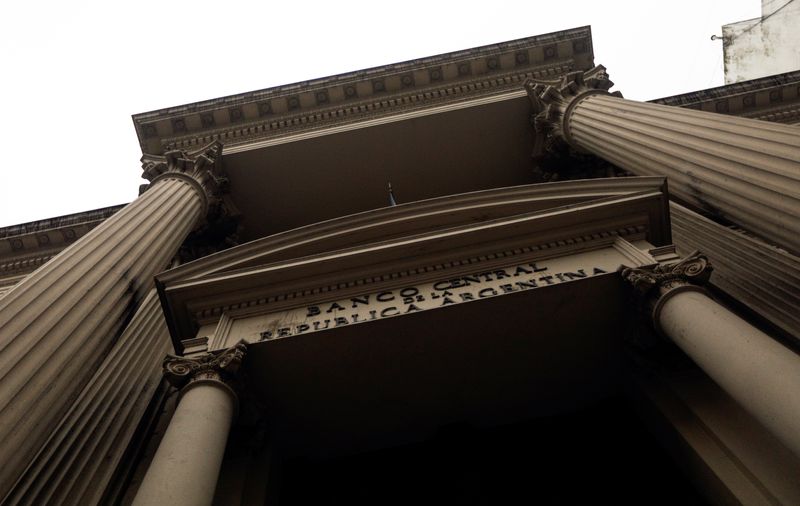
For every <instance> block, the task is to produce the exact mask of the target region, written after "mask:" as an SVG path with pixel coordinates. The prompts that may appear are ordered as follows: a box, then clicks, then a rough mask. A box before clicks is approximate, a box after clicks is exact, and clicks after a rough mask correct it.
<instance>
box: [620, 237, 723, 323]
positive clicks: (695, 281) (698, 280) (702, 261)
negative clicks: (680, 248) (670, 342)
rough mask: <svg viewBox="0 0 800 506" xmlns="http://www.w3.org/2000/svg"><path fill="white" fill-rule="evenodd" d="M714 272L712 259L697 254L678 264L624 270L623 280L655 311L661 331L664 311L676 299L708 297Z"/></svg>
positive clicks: (655, 320)
mask: <svg viewBox="0 0 800 506" xmlns="http://www.w3.org/2000/svg"><path fill="white" fill-rule="evenodd" d="M713 270H714V268H713V267H712V265H711V262H709V260H708V257H706V256H705V255H704V254H702V253H700V252H699V251H694V252H692V253H691V254H689V255H688V256H686V258H684V259H683V260H681V261H680V262H678V263H674V264H656V265H653V266H650V267H624V266H622V267H620V271H621V274H622V279H624V280H625V281H627V282H628V283H630V284H631V286H633V288H634V289H635V290H636V292H637V293H638V294H639V295H640V296H641V297H642V298H643V299H644V301H645V303H646V307H648V308H652V317H653V325H654V326H655V328H656V330H658V331H659V332H660V331H661V326H660V323H659V322H660V318H659V315H660V313H661V308H662V307H663V306H664V303H665V302H666V301H667V300H669V299H670V298H671V297H673V296H674V295H677V294H678V293H680V292H685V291H695V292H703V293H705V292H706V291H705V289H704V288H702V286H703V285H705V284H706V283H708V280H709V278H710V277H711V272H712V271H713Z"/></svg>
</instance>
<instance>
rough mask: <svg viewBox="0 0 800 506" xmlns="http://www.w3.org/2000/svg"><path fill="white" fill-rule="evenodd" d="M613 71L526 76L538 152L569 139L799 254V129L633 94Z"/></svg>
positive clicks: (690, 202) (711, 212) (714, 213)
mask: <svg viewBox="0 0 800 506" xmlns="http://www.w3.org/2000/svg"><path fill="white" fill-rule="evenodd" d="M612 85H613V83H612V82H611V81H610V80H608V76H607V75H606V73H605V69H604V68H603V67H602V66H598V67H596V68H594V69H592V70H590V71H588V72H585V73H583V72H572V73H569V74H567V75H566V76H564V77H563V78H562V79H561V80H560V81H547V82H533V81H529V82H527V83H526V85H525V86H526V88H527V90H528V96H529V97H530V99H531V103H532V105H533V107H534V111H535V113H536V115H535V119H534V128H535V129H536V132H537V136H536V143H535V150H536V152H539V153H540V152H542V150H543V149H544V147H545V146H548V145H549V144H548V142H546V140H547V139H561V140H563V141H565V142H566V143H568V144H570V145H571V146H573V147H575V148H578V149H582V150H584V151H588V152H590V153H592V154H595V155H597V156H599V157H601V158H604V159H606V160H608V161H609V162H611V163H613V164H615V165H617V166H619V167H621V168H623V169H625V170H627V171H629V172H632V173H634V174H636V175H641V176H666V177H668V181H669V188H670V192H671V193H672V194H673V195H675V196H676V197H677V198H678V199H679V200H681V201H683V202H685V203H687V204H689V205H690V206H692V207H695V208H697V209H702V210H703V211H705V212H708V213H709V214H711V215H713V216H715V217H717V218H718V219H719V220H720V221H723V222H724V221H728V222H732V223H735V224H737V225H739V226H741V227H742V228H744V229H746V230H748V231H750V232H752V233H754V234H755V235H758V236H761V237H763V238H764V239H767V240H768V241H769V242H772V243H774V244H776V245H778V246H782V247H784V248H786V249H788V250H790V251H791V252H793V253H794V254H798V253H800V219H798V216H800V128H797V127H794V126H791V125H781V124H775V123H768V122H765V121H759V120H753V119H747V118H738V117H733V116H727V115H723V114H714V113H710V112H703V111H695V110H690V109H684V108H678V107H670V106H665V105H659V104H650V103H643V102H636V101H633V100H625V99H623V98H622V97H621V95H619V93H616V92H615V93H614V94H611V93H608V91H606V90H608V89H609V88H610V87H611V86H612Z"/></svg>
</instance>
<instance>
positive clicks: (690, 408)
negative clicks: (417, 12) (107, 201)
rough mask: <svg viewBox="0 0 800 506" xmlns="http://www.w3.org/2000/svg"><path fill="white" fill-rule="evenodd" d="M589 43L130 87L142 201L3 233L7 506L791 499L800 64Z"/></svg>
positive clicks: (795, 441)
mask: <svg viewBox="0 0 800 506" xmlns="http://www.w3.org/2000/svg"><path fill="white" fill-rule="evenodd" d="M593 60H594V56H593V50H592V40H591V33H590V30H589V28H588V27H583V28H576V29H573V30H566V31H562V32H556V33H552V34H546V35H541V36H536V37H530V38H526V39H520V40H516V41H510V42H504V43H500V44H496V45H491V46H484V47H479V48H473V49H468V50H464V51H459V52H455V53H450V54H444V55H439V56H434V57H430V58H424V59H419V60H414V61H410V62H404V63H398V64H393V65H387V66H385V67H380V68H374V69H367V70H362V71H358V72H354V73H350V74H343V75H339V76H333V77H328V78H324V79H318V80H314V81H308V82H304V83H297V84H292V85H287V86H281V87H277V88H272V89H267V90H261V91H256V92H252V93H246V94H241V95H236V96H231V97H223V98H219V99H214V100H209V101H206V102H200V103H196V104H189V105H184V106H177V107H172V108H169V109H164V110H159V111H153V112H149V113H143V114H138V115H135V116H134V124H135V126H136V131H137V134H138V136H139V140H140V143H141V146H142V152H143V153H144V156H143V158H142V163H143V168H144V177H145V178H146V179H148V180H149V181H150V184H149V185H146V186H144V187H143V188H142V189H141V190H142V193H141V196H140V197H139V198H138V199H137V200H136V201H134V202H132V203H131V204H129V205H127V206H120V207H114V208H107V209H101V210H97V211H90V212H86V213H81V214H76V215H71V216H66V217H61V218H53V219H50V220H44V221H41V222H35V223H29V224H24V225H18V226H14V227H7V228H3V229H0V365H2V369H0V371H2V373H0V375H1V376H0V377H2V383H0V385H2V389H0V440H2V441H3V444H2V445H0V457H2V460H3V462H4V465H3V466H2V468H0V497H4V498H5V500H4V504H37V505H38V504H81V505H83V504H98V503H100V504H130V503H132V502H133V503H135V504H172V505H175V506H177V505H184V504H186V505H197V504H212V503H213V504H219V505H233V504H241V505H255V504H259V505H260V504H277V503H280V504H308V503H313V502H322V501H325V502H329V503H344V502H348V503H351V504H367V503H369V504H374V503H389V504H392V503H401V502H402V503H408V502H426V503H427V502H434V501H435V502H438V503H442V504H492V503H498V504H501V503H508V502H512V501H513V502H521V501H525V502H531V503H541V504H586V503H601V504H602V503H614V504H684V503H688V504H703V503H705V502H711V503H720V504H722V503H725V504H736V503H741V504H774V503H782V504H796V503H798V502H800V482H798V480H797V476H798V473H800V395H798V393H797V392H800V358H799V357H798V355H797V350H798V349H800V347H799V346H798V345H799V344H800V341H799V340H798V339H800V316H799V315H800V312H798V309H800V288H799V287H800V261H798V257H797V255H798V253H800V223H798V221H799V220H798V219H797V217H798V214H800V157H799V156H798V149H797V148H798V146H800V129H798V128H797V127H796V126H794V125H796V124H797V123H798V122H799V121H800V120H799V118H798V116H799V115H798V111H800V95H798V92H800V73H797V72H795V73H787V74H782V75H778V76H772V77H769V78H764V79H758V80H754V81H748V82H743V83H737V84H733V85H729V86H724V87H720V88H714V89H710V90H703V91H698V92H694V93H689V94H685V95H681V96H676V97H669V98H665V99H661V100H657V101H654V102H653V103H640V102H634V101H628V100H624V99H622V98H620V97H619V96H617V95H618V94H616V93H610V92H609V91H608V89H609V88H610V87H611V85H612V83H611V82H610V81H609V80H608V76H607V75H606V73H605V70H604V69H603V68H602V67H595V66H594V61H593ZM622 88H623V89H624V84H623V86H622ZM754 118H756V119H767V120H769V121H771V122H770V123H768V122H763V121H755V120H754ZM531 154H533V157H532V156H531ZM390 185H391V186H390ZM389 188H392V193H391V194H390V191H389ZM395 202H396V203H397V204H396V205H395ZM694 250H700V251H701V253H696V252H694ZM48 260H49V261H48ZM45 262H46V264H45ZM709 262H710V264H711V265H713V267H714V272H713V275H711V267H710V265H709ZM42 264H45V265H44V266H42ZM40 266H41V268H39V267H40ZM37 268H38V269H37ZM709 276H710V279H709ZM168 354H174V355H168ZM165 356H167V358H166V359H164V357H165ZM162 361H163V376H164V377H165V378H166V381H165V380H163V379H162ZM179 392H180V393H179Z"/></svg>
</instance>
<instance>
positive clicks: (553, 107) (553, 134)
mask: <svg viewBox="0 0 800 506" xmlns="http://www.w3.org/2000/svg"><path fill="white" fill-rule="evenodd" d="M612 86H614V83H613V82H612V81H611V80H610V79H609V78H608V73H607V72H606V68H605V67H603V66H602V65H598V66H596V67H594V68H593V69H591V70H587V71H586V72H581V71H576V72H569V73H567V74H565V75H564V76H563V77H561V78H560V79H558V80H530V79H529V80H528V81H526V82H525V90H526V91H527V92H528V99H530V101H531V105H532V106H533V116H532V119H531V122H532V124H533V128H534V130H535V132H536V134H535V137H534V144H533V156H534V157H539V156H542V155H543V154H545V153H546V152H552V151H554V150H556V149H557V148H558V147H561V146H564V144H565V142H564V141H566V143H567V144H569V143H570V133H569V116H570V113H571V112H572V110H573V109H574V107H575V105H576V104H577V103H578V102H580V101H581V100H583V99H584V98H586V97H588V96H590V95H598V94H602V95H611V96H614V97H620V98H621V97H622V94H621V93H620V92H618V91H615V92H613V93H610V92H609V91H608V89H609V88H611V87H612Z"/></svg>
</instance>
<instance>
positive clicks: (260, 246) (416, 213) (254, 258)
mask: <svg viewBox="0 0 800 506" xmlns="http://www.w3.org/2000/svg"><path fill="white" fill-rule="evenodd" d="M664 181H665V179H664V178H663V177H641V176H638V177H627V178H613V179H611V178H607V179H587V180H575V181H559V182H553V183H542V184H534V185H522V186H515V187H508V188H496V189H491V190H482V191H477V192H470V193H463V194H456V195H448V196H445V197H437V198H433V199H428V200H421V201H416V202H412V203H407V204H399V205H397V206H391V207H384V208H380V209H374V210H371V211H366V212H362V213H357V214H352V215H348V216H342V217H339V218H334V219H332V220H327V221H324V222H319V223H314V224H311V225H306V226H303V227H299V228H295V229H292V230H287V231H285V232H281V233H278V234H275V235H272V236H269V237H264V238H261V239H257V240H255V241H251V242H248V243H245V244H241V245H238V246H236V247H234V248H230V249H228V250H225V251H223V252H220V253H217V254H214V255H209V256H206V257H204V258H202V259H199V260H197V261H194V262H190V263H187V264H184V265H181V266H179V267H177V268H175V269H171V270H168V271H165V272H163V273H161V274H159V275H158V278H159V280H161V282H163V283H165V284H167V285H169V284H172V283H175V282H177V281H179V280H188V279H195V278H199V277H204V276H209V275H213V274H219V273H222V272H232V271H235V270H238V269H245V268H248V267H250V266H253V265H258V264H266V263H272V262H276V261H281V260H284V259H287V258H292V257H298V256H307V255H312V254H318V253H322V252H325V251H332V250H337V249H341V248H342V247H344V246H343V245H347V246H355V245H357V244H363V243H366V242H372V241H376V240H386V239H389V238H391V237H396V236H398V234H405V235H413V234H417V233H423V232H425V231H429V230H431V229H433V228H437V226H438V227H439V228H442V227H444V226H457V225H461V224H467V223H473V222H474V221H475V220H476V216H480V217H482V219H484V220H485V219H488V217H490V216H498V217H499V216H507V215H510V214H514V213H515V212H520V211H511V210H512V209H519V208H521V207H523V206H524V207H527V208H528V209H535V208H536V207H537V206H538V207H542V206H544V207H557V206H562V205H565V203H566V202H580V201H590V200H597V199H601V198H606V197H618V196H621V195H631V194H635V193H641V192H653V191H661V190H662V189H663V187H664ZM665 202H666V201H665ZM665 205H666V204H665ZM663 211H664V214H666V213H667V209H666V207H665V208H664V210H663ZM434 223H435V224H436V225H432V224H434ZM651 232H653V233H656V235H655V236H654V237H651V241H652V242H657V243H662V242H663V243H668V242H670V241H671V238H670V236H669V226H668V224H664V225H663V226H662V227H661V230H656V228H655V227H653V229H651ZM298 248H302V249H301V250H299V251H301V253H298Z"/></svg>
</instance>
